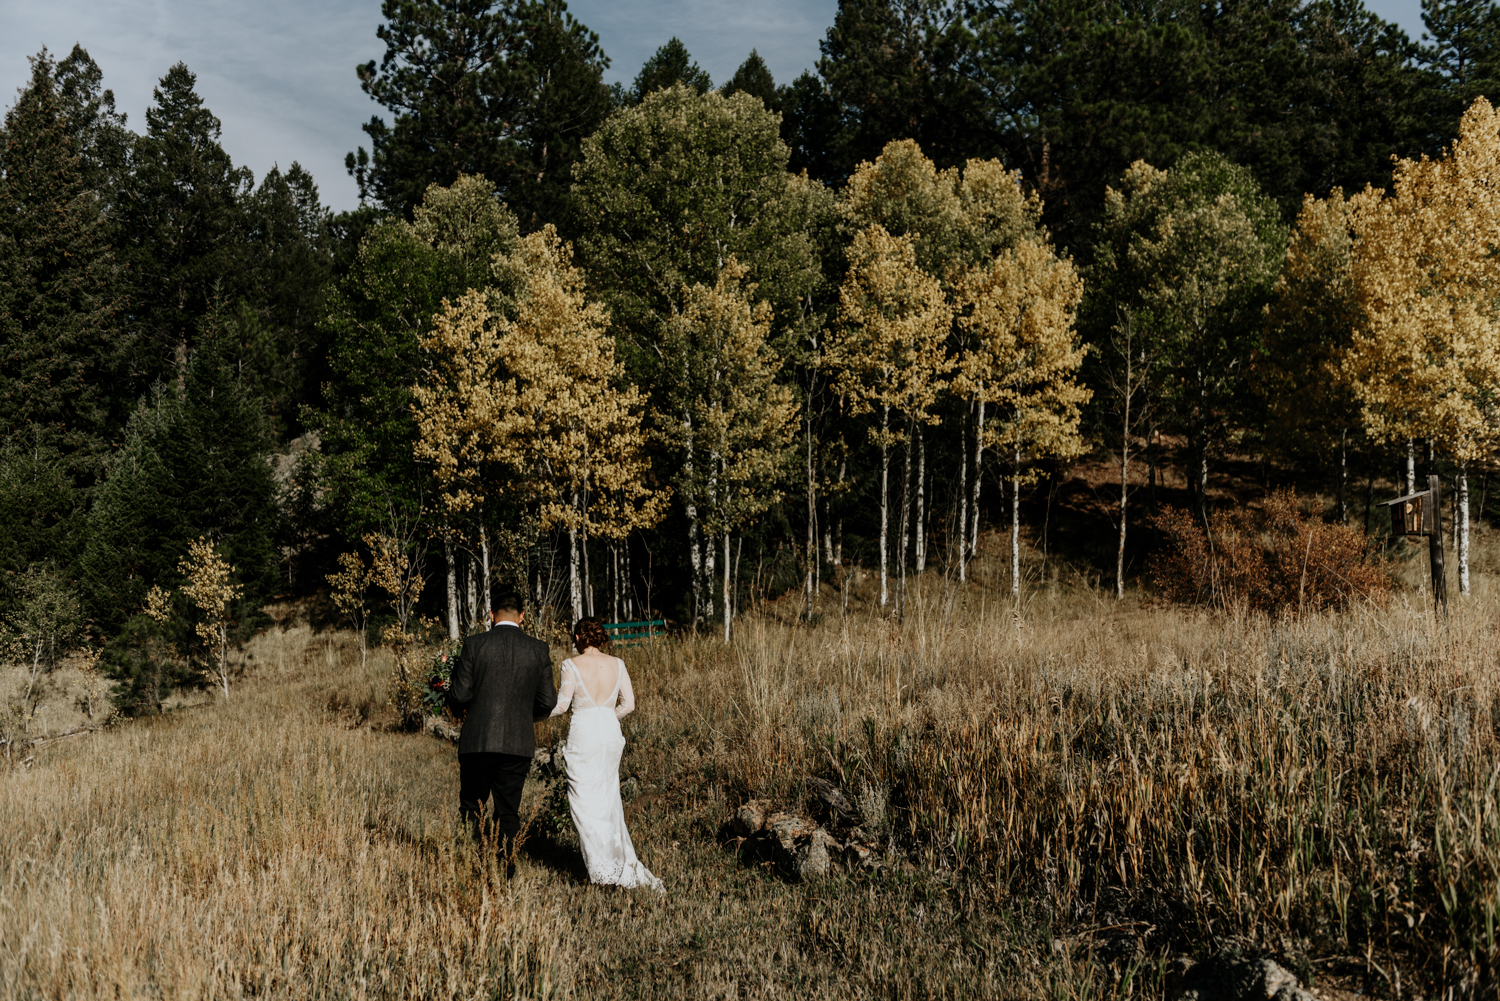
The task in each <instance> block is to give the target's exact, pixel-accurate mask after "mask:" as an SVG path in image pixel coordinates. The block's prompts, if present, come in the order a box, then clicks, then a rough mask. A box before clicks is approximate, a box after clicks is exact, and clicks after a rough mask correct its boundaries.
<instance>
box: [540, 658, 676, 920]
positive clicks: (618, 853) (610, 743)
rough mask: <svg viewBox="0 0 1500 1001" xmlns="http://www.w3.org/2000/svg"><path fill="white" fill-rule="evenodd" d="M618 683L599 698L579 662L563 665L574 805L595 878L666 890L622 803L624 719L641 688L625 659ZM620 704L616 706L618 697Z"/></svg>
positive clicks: (560, 699)
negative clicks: (635, 839)
mask: <svg viewBox="0 0 1500 1001" xmlns="http://www.w3.org/2000/svg"><path fill="white" fill-rule="evenodd" d="M615 664H616V666H617V668H618V673H617V674H616V675H615V687H614V690H613V691H611V692H610V693H609V695H608V697H606V698H605V699H604V700H603V701H600V702H595V701H594V699H593V697H592V696H591V695H590V694H589V689H588V686H587V685H585V684H584V683H583V677H582V675H581V674H580V673H579V671H578V666H577V665H576V664H574V663H573V661H572V660H565V661H563V664H562V684H561V685H560V686H559V687H558V691H557V708H555V709H553V710H552V715H554V716H559V715H561V714H562V713H564V712H567V711H568V709H569V707H571V708H572V710H573V719H572V721H571V723H570V724H569V725H568V739H567V742H566V743H565V744H563V761H564V764H565V767H566V768H567V772H568V807H569V809H570V810H571V812H572V814H573V826H574V827H576V828H578V842H579V844H580V845H582V847H583V861H584V864H585V865H586V866H588V870H589V880H590V881H591V882H594V883H605V884H609V885H613V886H648V887H650V888H651V889H653V890H655V891H656V892H658V893H664V892H666V891H665V889H664V888H663V886H662V882H661V880H659V879H657V878H656V877H655V876H653V875H652V874H651V871H650V870H649V869H647V868H646V867H645V866H643V865H641V863H640V860H639V859H637V858H636V857H635V847H634V846H633V845H631V843H630V832H629V831H628V830H626V829H625V804H624V803H622V802H621V801H620V753H621V752H622V751H624V750H625V735H624V734H623V733H622V732H621V731H620V720H621V719H622V718H624V717H625V715H626V714H628V713H629V712H630V711H631V710H633V709H634V708H635V692H634V691H632V690H631V687H630V675H629V673H628V672H626V670H625V662H624V661H622V660H620V659H618V658H616V659H615ZM617 697H618V699H619V702H618V705H617V704H616V698H617Z"/></svg>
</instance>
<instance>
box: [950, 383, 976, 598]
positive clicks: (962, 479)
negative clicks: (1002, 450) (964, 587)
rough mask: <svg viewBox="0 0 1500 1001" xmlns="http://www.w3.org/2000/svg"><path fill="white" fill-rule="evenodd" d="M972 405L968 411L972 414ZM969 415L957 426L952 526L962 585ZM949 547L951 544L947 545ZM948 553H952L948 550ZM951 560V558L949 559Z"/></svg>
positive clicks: (966, 550) (965, 576)
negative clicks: (954, 529)
mask: <svg viewBox="0 0 1500 1001" xmlns="http://www.w3.org/2000/svg"><path fill="white" fill-rule="evenodd" d="M973 409H974V407H973V405H972V404H970V406H969V410H970V411H971V412H972V411H973ZM968 430H969V415H968V414H964V418H963V423H962V424H960V425H959V432H958V498H957V499H956V500H955V501H954V506H955V507H957V508H958V511H957V517H956V518H955V519H954V520H955V521H956V522H957V524H956V525H955V526H954V527H955V528H957V529H958V531H956V532H954V533H953V536H954V537H955V538H957V539H958V581H959V583H960V584H962V583H963V582H964V581H966V580H968V579H969V436H968ZM949 545H950V547H951V545H952V544H951V543H950V544H949ZM949 551H950V553H951V552H952V550H951V548H950V550H949ZM949 558H950V559H951V558H952V557H951V556H950V557H949Z"/></svg>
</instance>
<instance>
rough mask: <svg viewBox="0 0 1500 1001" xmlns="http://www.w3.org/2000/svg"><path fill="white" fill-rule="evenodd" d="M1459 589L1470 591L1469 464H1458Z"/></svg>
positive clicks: (1464, 591) (1461, 592) (1464, 592)
mask: <svg viewBox="0 0 1500 1001" xmlns="http://www.w3.org/2000/svg"><path fill="white" fill-rule="evenodd" d="M1457 479H1458V517H1457V518H1455V519H1453V520H1454V521H1455V522H1457V523H1458V546H1457V549H1458V590H1459V593H1460V594H1468V593H1469V464H1468V463H1467V462H1460V463H1459V464H1458V477H1457Z"/></svg>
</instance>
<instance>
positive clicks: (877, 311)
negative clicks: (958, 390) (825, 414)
mask: <svg viewBox="0 0 1500 1001" xmlns="http://www.w3.org/2000/svg"><path fill="white" fill-rule="evenodd" d="M952 317H953V314H952V312H951V310H950V309H949V306H948V303H947V301H946V299H945V297H944V295H943V289H942V285H941V284H940V283H939V282H938V280H937V279H936V278H934V277H933V276H932V275H930V274H928V273H927V272H926V271H924V270H922V269H921V268H920V267H918V265H917V251H916V241H915V240H913V239H911V238H909V237H896V236H892V235H891V234H890V233H888V232H887V231H886V229H885V227H884V226H881V225H879V224H871V225H870V226H869V227H868V228H866V229H865V230H864V231H863V232H861V233H859V234H858V235H857V236H856V237H855V238H854V243H853V245H852V246H851V247H850V248H849V276H848V277H847V278H846V279H845V280H844V284H843V286H842V287H841V288H840V289H839V312H838V323H837V324H836V326H835V328H834V334H833V336H832V337H830V339H829V342H828V350H827V352H826V354H825V357H824V361H825V363H826V364H827V365H828V366H829V367H830V368H832V369H833V370H834V371H835V373H836V375H835V386H836V388H837V391H838V392H840V393H843V394H845V395H846V396H847V397H848V399H849V402H850V405H851V408H852V410H853V412H854V413H856V414H866V413H870V412H871V411H873V410H877V409H878V410H881V411H882V412H883V413H885V414H886V415H887V416H888V414H889V412H890V411H893V410H894V411H897V412H899V413H901V414H902V415H904V416H907V417H910V418H912V419H914V420H918V421H922V422H924V423H933V422H934V418H933V415H932V414H931V408H932V405H933V403H934V402H936V400H937V395H938V391H939V389H940V388H941V386H942V383H941V380H942V378H943V377H944V376H945V375H947V374H948V372H949V371H950V370H951V369H952V367H953V365H952V362H951V361H949V359H948V356H947V353H946V350H945V343H946V340H947V336H948V330H949V327H950V325H951V324H952ZM872 438H873V440H874V441H876V442H877V443H878V444H881V445H883V446H885V447H889V446H891V445H894V444H897V443H898V442H899V441H900V435H899V434H897V433H896V432H892V431H891V430H890V428H889V421H888V420H884V421H883V422H882V427H881V429H880V430H879V431H877V432H875V433H874V434H873V435H872Z"/></svg>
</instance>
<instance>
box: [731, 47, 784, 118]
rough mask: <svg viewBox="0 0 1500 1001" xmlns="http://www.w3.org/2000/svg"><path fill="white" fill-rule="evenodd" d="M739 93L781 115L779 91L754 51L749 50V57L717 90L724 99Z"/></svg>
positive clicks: (768, 70)
mask: <svg viewBox="0 0 1500 1001" xmlns="http://www.w3.org/2000/svg"><path fill="white" fill-rule="evenodd" d="M741 92H743V93H746V94H749V95H750V96H751V97H758V98H760V103H761V104H763V105H765V106H766V110H767V111H774V112H776V113H777V114H780V113H781V91H779V90H778V89H777V88H776V80H775V78H774V77H772V76H771V70H770V68H769V67H767V66H766V61H765V60H764V59H762V58H761V57H760V53H759V52H756V51H755V50H754V49H751V50H750V55H749V57H748V58H747V59H746V60H745V61H744V62H742V63H740V67H739V69H737V70H735V71H734V76H732V77H730V78H729V81H728V82H727V83H726V84H724V86H722V87H720V88H719V93H721V94H723V95H724V96H725V97H732V96H733V95H735V94H738V93H741Z"/></svg>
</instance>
